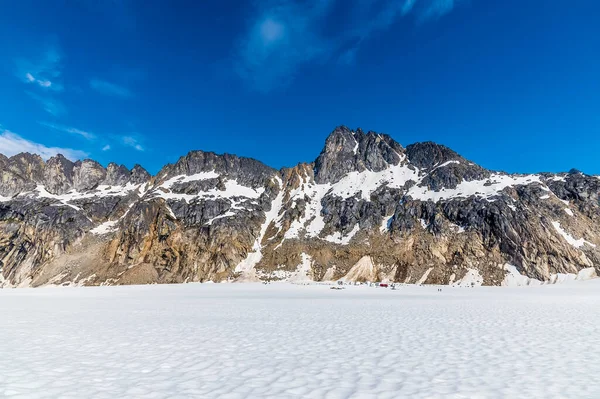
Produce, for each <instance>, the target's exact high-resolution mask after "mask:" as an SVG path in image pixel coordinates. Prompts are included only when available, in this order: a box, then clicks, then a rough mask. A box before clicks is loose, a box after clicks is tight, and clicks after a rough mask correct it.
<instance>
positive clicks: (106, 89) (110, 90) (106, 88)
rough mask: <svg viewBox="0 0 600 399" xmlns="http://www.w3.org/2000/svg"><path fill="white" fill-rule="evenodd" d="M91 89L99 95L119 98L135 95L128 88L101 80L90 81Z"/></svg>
mask: <svg viewBox="0 0 600 399" xmlns="http://www.w3.org/2000/svg"><path fill="white" fill-rule="evenodd" d="M90 87H91V88H92V89H94V90H96V91H97V92H99V93H102V94H106V95H109V96H117V97H132V96H133V93H132V92H131V91H130V90H129V89H128V88H126V87H123V86H119V85H117V84H115V83H111V82H107V81H105V80H100V79H92V80H90Z"/></svg>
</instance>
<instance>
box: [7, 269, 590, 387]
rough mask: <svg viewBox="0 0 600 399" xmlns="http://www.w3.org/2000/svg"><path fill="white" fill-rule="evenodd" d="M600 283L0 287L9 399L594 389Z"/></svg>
mask: <svg viewBox="0 0 600 399" xmlns="http://www.w3.org/2000/svg"><path fill="white" fill-rule="evenodd" d="M598 309H600V279H596V280H590V281H580V282H570V283H565V284H560V285H548V286H538V287H520V288H508V287H489V288H487V287H476V288H458V287H454V288H452V287H443V288H442V292H438V287H436V286H423V287H419V286H404V287H401V288H399V289H398V290H395V291H393V290H391V289H386V288H371V287H364V286H362V287H348V288H346V289H345V290H339V291H338V290H331V289H329V287H328V286H324V285H310V286H302V285H292V284H283V283H282V284H271V285H261V284H188V285H178V286H156V285H155V286H131V287H99V288H41V289H15V290H0V315H1V319H0V323H1V328H0V397H2V395H5V396H10V397H27V398H38V397H39V398H42V397H43V398H56V397H74V398H82V397H85V398H92V397H98V398H115V397H119V398H121V397H135V398H141V397H143V398H163V397H165V398H166V397H172V398H181V397H197V398H262V397H272V398H296V397H302V398H403V397H417V398H418V397H427V398H434V397H454V398H475V397H484V398H488V397H489V398H506V397H512V398H516V397H520V398H534V397H538V398H550V397H569V398H598V397H600V345H598V337H599V336H600V311H599V310H598Z"/></svg>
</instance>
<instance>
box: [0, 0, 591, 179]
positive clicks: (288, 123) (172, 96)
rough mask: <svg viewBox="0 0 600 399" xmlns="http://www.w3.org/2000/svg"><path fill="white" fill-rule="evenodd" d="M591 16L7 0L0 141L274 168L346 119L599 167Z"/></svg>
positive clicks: (100, 155)
mask: <svg viewBox="0 0 600 399" xmlns="http://www.w3.org/2000/svg"><path fill="white" fill-rule="evenodd" d="M598 21H600V2H597V1H594V0H578V1H573V2H563V1H542V0H527V1H523V0H519V1H517V0H505V1H491V0H454V1H453V0H395V1H393V0H343V1H342V0H315V1H304V0H261V1H258V0H256V1H254V0H252V1H233V0H222V1H218V2H217V1H169V2H167V1H164V2H161V1H156V0H149V1H127V0H87V1H84V0H80V1H78V0H57V1H55V2H45V1H39V0H38V1H31V0H21V1H12V2H8V1H6V2H4V3H3V5H2V12H1V13H0V51H1V54H2V62H1V63H0V86H1V87H2V92H1V93H2V95H1V96H0V152H3V153H5V154H12V153H16V152H19V151H30V152H38V153H41V154H42V155H44V156H45V157H48V156H51V155H52V154H54V153H56V152H63V153H64V154H65V155H67V156H68V157H70V158H72V159H76V158H80V157H90V158H93V159H96V160H98V161H100V162H101V163H103V164H107V163H108V162H109V161H115V162H117V163H124V164H125V165H127V166H128V167H132V166H133V165H134V164H135V163H140V164H142V165H143V166H145V167H146V168H147V169H148V170H149V171H150V172H152V173H156V172H157V171H158V169H159V168H160V167H161V166H162V165H163V164H165V163H168V162H175V161H176V160H177V159H178V157H179V156H181V155H185V154H186V153H187V152H188V151H190V150H193V149H200V150H205V151H215V152H218V153H223V152H228V153H234V154H237V155H242V156H248V157H253V158H257V159H259V160H261V161H263V162H265V163H266V164H268V165H270V166H273V167H276V168H279V167H282V166H293V165H294V164H296V163H297V162H301V161H312V160H314V159H315V157H316V156H317V155H318V153H319V152H320V150H321V148H322V146H323V143H324V140H325V138H326V137H327V135H328V134H329V133H330V132H331V130H333V128H334V127H335V126H337V125H341V124H344V125H347V126H350V127H352V128H356V127H362V128H363V129H365V130H375V131H379V132H385V133H388V134H390V135H392V137H394V138H395V139H396V140H397V141H398V142H400V143H401V144H402V145H405V146H406V145H408V144H410V143H413V142H417V141H427V140H432V141H436V142H439V143H442V144H445V145H447V146H449V147H451V148H453V149H454V150H456V151H457V152H459V153H460V154H462V155H463V156H465V157H467V158H469V159H472V160H473V161H475V162H477V163H479V164H481V165H482V166H484V167H487V168H491V169H498V170H506V171H509V172H538V171H564V170H569V169H570V168H578V169H581V170H583V171H585V172H586V173H591V174H600V163H599V162H597V159H598V158H597V157H598V153H599V151H600V23H598Z"/></svg>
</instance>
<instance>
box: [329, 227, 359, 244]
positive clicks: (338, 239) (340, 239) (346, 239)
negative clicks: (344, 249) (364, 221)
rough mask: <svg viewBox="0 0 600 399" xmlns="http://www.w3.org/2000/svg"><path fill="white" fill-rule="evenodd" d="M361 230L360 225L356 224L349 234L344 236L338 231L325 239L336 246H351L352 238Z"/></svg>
mask: <svg viewBox="0 0 600 399" xmlns="http://www.w3.org/2000/svg"><path fill="white" fill-rule="evenodd" d="M359 230H360V227H359V225H358V223H356V224H355V225H354V227H353V228H352V230H351V231H350V232H349V233H348V234H346V235H344V234H342V232H339V231H336V232H334V233H331V234H330V235H328V236H327V237H325V238H324V240H325V241H329V242H332V243H334V244H340V245H348V244H350V240H352V237H354V235H355V234H356V233H358V231H359Z"/></svg>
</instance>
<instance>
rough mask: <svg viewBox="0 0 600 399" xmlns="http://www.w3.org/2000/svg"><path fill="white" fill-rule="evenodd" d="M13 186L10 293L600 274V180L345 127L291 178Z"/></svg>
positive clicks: (4, 234)
mask: <svg viewBox="0 0 600 399" xmlns="http://www.w3.org/2000/svg"><path fill="white" fill-rule="evenodd" d="M0 174H1V176H2V179H1V181H0V260H1V262H2V263H1V265H0V268H1V269H0V275H1V276H2V280H0V281H1V282H0V284H2V285H4V286H27V285H34V286H37V285H45V284H63V283H65V284H86V285H98V284H132V283H153V282H159V283H167V282H185V281H206V280H213V281H224V280H227V281H254V280H258V279H263V280H265V279H268V280H279V279H296V280H298V279H313V280H323V279H329V280H337V279H346V280H351V281H360V280H370V279H377V280H390V281H401V282H408V283H424V284H428V283H442V284H462V283H465V284H474V283H476V284H485V285H502V284H507V283H506V281H507V278H508V279H509V280H510V281H511V282H515V281H518V282H522V281H532V282H533V281H537V282H540V283H543V282H556V281H560V278H558V277H557V276H562V275H565V276H580V275H582V276H586V277H593V276H594V275H595V271H598V270H600V266H599V265H600V247H598V245H600V224H599V223H598V222H599V219H600V205H599V199H598V195H599V193H600V179H598V178H597V177H595V176H588V175H584V174H582V173H580V172H577V171H571V172H569V173H561V174H547V173H542V174H534V175H510V174H506V173H502V172H493V171H489V170H486V169H484V168H482V167H480V166H478V165H475V164H474V163H472V162H470V161H468V160H466V159H464V158H463V157H461V156H460V155H458V154H457V153H455V152H454V151H452V150H450V149H449V148H447V147H444V146H441V145H438V144H435V143H430V142H428V143H417V144H413V145H410V146H408V147H406V148H403V147H402V146H401V145H400V144H398V143H396V142H395V141H394V140H393V139H392V138H391V137H389V136H387V135H383V134H378V133H374V132H368V133H365V132H363V131H362V130H360V129H358V130H355V131H353V130H350V129H348V128H346V127H343V126H342V127H339V128H336V129H335V130H334V131H333V132H332V133H331V135H330V136H329V137H328V138H327V140H326V142H325V147H324V148H323V151H322V152H321V154H320V155H319V157H318V158H317V159H316V160H315V162H313V163H309V164H299V165H297V166H296V167H293V168H285V169H283V170H281V171H277V170H274V169H272V168H269V167H268V166H266V165H264V164H262V163H260V162H259V161H256V160H253V159H248V158H240V157H237V156H234V155H228V154H226V155H217V154H214V153H206V152H202V151H193V152H190V153H189V154H188V155H186V156H185V157H182V158H180V159H179V160H178V161H177V162H176V163H175V164H172V165H166V166H165V167H164V168H163V169H162V170H161V171H160V172H159V173H158V174H157V175H156V176H150V175H149V174H148V173H147V172H146V171H145V170H143V168H141V167H139V166H136V167H134V168H133V169H132V170H131V171H129V170H128V169H127V168H125V167H123V166H117V165H115V164H110V165H108V167H107V168H104V167H102V166H101V165H99V164H98V163H96V162H94V161H91V160H85V161H78V162H76V163H72V162H70V161H68V160H66V159H65V158H64V157H62V156H58V157H55V158H51V159H50V160H48V161H47V162H44V161H43V160H42V159H41V158H40V157H39V156H36V155H31V154H19V155H16V156H14V157H11V158H6V157H0ZM506 265H510V267H507V266H506ZM582 270H586V272H584V273H583V274H582V273H581V271H582ZM592 271H593V272H592ZM519 276H520V277H519Z"/></svg>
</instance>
